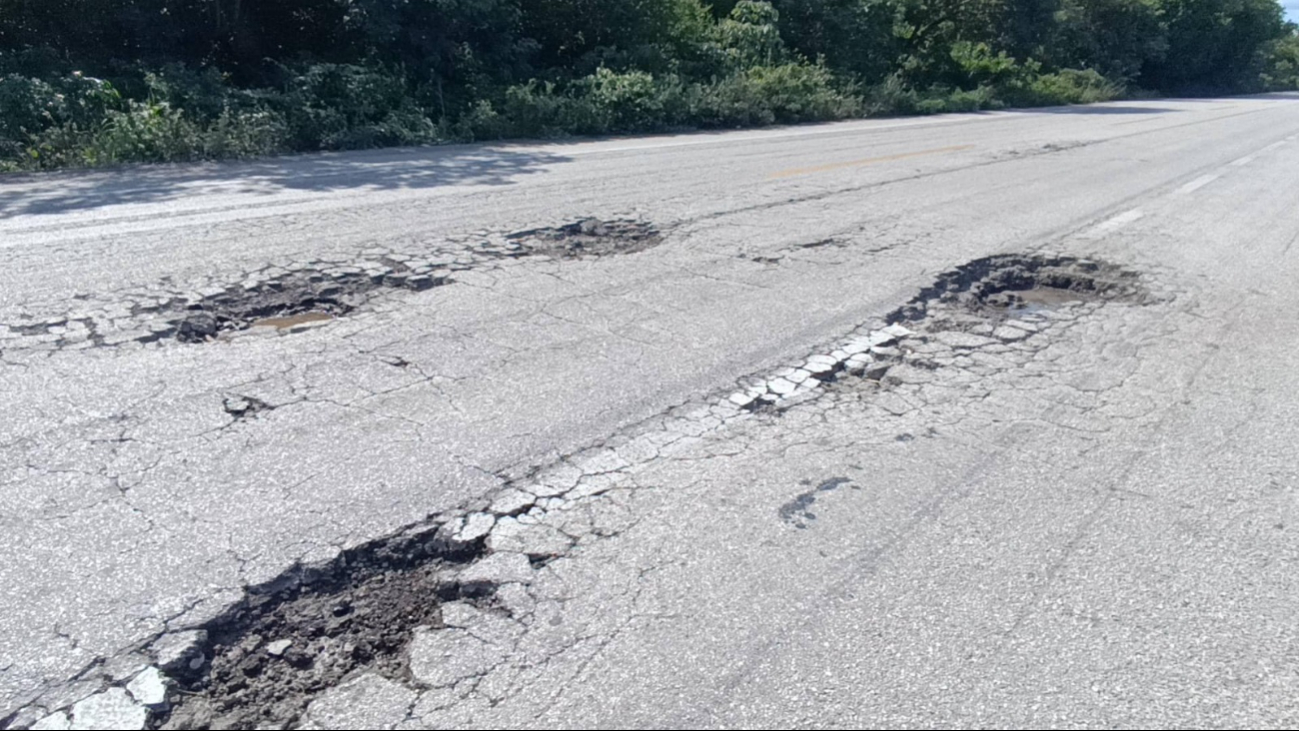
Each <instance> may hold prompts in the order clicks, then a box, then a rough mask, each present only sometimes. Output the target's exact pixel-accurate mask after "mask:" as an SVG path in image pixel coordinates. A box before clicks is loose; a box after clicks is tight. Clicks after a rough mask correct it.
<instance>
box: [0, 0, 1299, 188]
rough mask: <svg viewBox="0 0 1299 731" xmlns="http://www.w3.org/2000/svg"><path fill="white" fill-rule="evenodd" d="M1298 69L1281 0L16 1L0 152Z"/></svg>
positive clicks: (1286, 84)
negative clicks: (1279, 0) (1283, 19)
mask: <svg viewBox="0 0 1299 731" xmlns="http://www.w3.org/2000/svg"><path fill="white" fill-rule="evenodd" d="M1297 86H1299V35H1297V34H1296V28H1295V26H1293V25H1289V24H1286V23H1284V22H1283V21H1282V14H1281V9H1280V6H1279V4H1278V3H1277V1H1276V0H713V1H712V2H710V3H709V4H705V0H0V169H8V170H17V169H42V168H50V167H61V166H70V165H105V164H116V163H121V162H130V161H150V160H191V159H203V158H219V157H245V156H255V155H266V154H274V153H278V152H288V151H304V150H321V149H346V148H356V147H372V146H380V145H405V144H424V143H438V142H446V141H454V140H470V139H492V138H499V137H513V136H557V135H571V134H608V133H630V132H637V131H656V130H678V129H687V128H700V127H734V126H746V125H761V124H772V123H792V122H802V121H810V120H823V119H838V118H843V117H850V116H858V115H863V114H892V113H929V112H938V111H950V110H975V109H989V108H998V107H1002V106H1006V105H1035V104H1064V103H1081V102H1090V101H1098V100H1103V99H1110V98H1114V97H1116V96H1119V95H1122V94H1124V93H1125V91H1126V90H1127V89H1129V88H1133V89H1146V90H1150V91H1155V92H1165V93H1196V92H1221V91H1255V90H1267V89H1272V90H1275V89H1292V88H1296V87H1297Z"/></svg>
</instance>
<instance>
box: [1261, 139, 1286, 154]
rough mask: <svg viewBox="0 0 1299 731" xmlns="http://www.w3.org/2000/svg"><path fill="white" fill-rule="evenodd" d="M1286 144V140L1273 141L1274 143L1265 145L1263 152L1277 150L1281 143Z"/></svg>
mask: <svg viewBox="0 0 1299 731" xmlns="http://www.w3.org/2000/svg"><path fill="white" fill-rule="evenodd" d="M1284 144H1285V140H1281V141H1280V142H1273V143H1272V144H1270V145H1268V146H1267V147H1264V148H1263V150H1262V151H1263V152H1267V151H1268V150H1275V149H1276V148H1278V147H1280V146H1281V145H1284Z"/></svg>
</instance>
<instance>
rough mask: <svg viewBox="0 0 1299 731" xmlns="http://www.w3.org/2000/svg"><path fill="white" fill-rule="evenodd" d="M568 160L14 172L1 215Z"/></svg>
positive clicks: (371, 157)
mask: <svg viewBox="0 0 1299 731" xmlns="http://www.w3.org/2000/svg"><path fill="white" fill-rule="evenodd" d="M569 159H570V158H568V157H566V156H563V155H556V154H552V153H546V152H540V151H534V150H522V149H510V148H501V147H495V148H492V147H482V146H478V145H455V146H447V147H434V148H415V149H412V148H402V149H388V150H368V151H363V152H342V153H322V154H313V155H303V156H292V157H289V156H286V157H276V158H268V159H263V160H256V161H251V162H224V163H197V164H174V165H141V166H132V167H125V168H118V169H112V170H96V171H69V172H57V173H43V174H21V175H11V176H4V177H0V219H3V218H12V217H14V216H21V215H57V214H61V213H69V212H73V211H81V210H93V209H97V208H104V207H107V206H115V205H123V204H131V203H165V202H167V201H172V200H178V199H181V198H193V197H194V196H202V195H243V196H248V195H251V196H259V197H260V196H266V197H270V196H274V195H276V194H278V193H282V192H284V191H289V190H297V191H315V192H321V193H327V192H334V191H342V190H356V191H365V190H375V191H382V190H400V189H428V188H438V187H446V186H456V185H493V186H499V185H511V184H513V183H515V182H517V179H518V178H519V177H520V176H522V175H529V174H534V173H537V172H540V171H542V170H544V169H545V168H546V167H547V166H550V165H554V164H557V163H562V162H567V161H568V160H569Z"/></svg>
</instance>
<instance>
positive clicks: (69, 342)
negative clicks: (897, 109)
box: [0, 95, 1299, 729]
mask: <svg viewBox="0 0 1299 731" xmlns="http://www.w3.org/2000/svg"><path fill="white" fill-rule="evenodd" d="M1296 169H1299V96H1296V95H1270V96H1264V97H1249V98H1230V99H1201V100H1193V101H1184V100H1150V101H1140V102H1126V103H1115V104H1105V105H1096V106H1089V107H1076V108H1067V109H1046V110H1036V111H1025V112H1003V113H993V114H973V115H948V116H940V117H932V118H924V119H899V120H877V121H866V122H850V123H840V124H833V125H820V126H810V127H799V128H790V129H778V130H761V131H747V132H733V133H718V134H696V135H682V136H672V137H653V138H636V139H617V140H602V141H578V142H571V143H558V144H522V143H520V144H507V145H489V146H465V147H449V148H435V149H428V150H396V151H380V152H370V153H356V154H338V155H319V156H309V157H301V158H283V159H273V160H266V161H259V162H255V163H239V164H223V165H206V166H175V167H172V166H159V167H143V168H134V169H127V170H121V171H113V172H90V173H66V174H58V175H48V176H39V177H10V178H6V179H4V180H2V181H0V261H3V262H4V264H5V266H4V267H3V269H0V378H2V379H3V383H4V384H5V386H6V387H5V388H3V389H0V406H2V407H3V409H4V412H5V413H6V415H7V418H6V419H4V420H2V421H0V489H3V491H4V493H3V494H4V495H5V497H6V499H5V501H4V503H3V507H2V508H0V525H2V526H3V528H4V530H3V531H0V550H3V555H4V556H5V561H3V562H0V581H3V585H4V586H5V587H6V592H5V595H4V598H3V600H0V601H3V605H2V608H3V611H0V719H3V725H5V726H6V727H10V728H28V727H37V728H67V727H73V728H105V727H108V728H143V727H146V726H148V727H166V728H195V727H197V728H207V727H210V728H234V727H261V728H340V729H341V728H358V727H359V728H367V727H368V728H410V729H418V728H444V727H447V726H451V725H454V726H457V727H475V728H498V727H547V728H557V727H595V726H618V727H764V728H788V727H804V726H818V727H854V728H856V727H861V726H866V725H871V726H884V725H887V726H907V727H927V728H932V727H940V726H941V727H949V726H962V727H968V726H979V727H985V726H986V727H1044V726H1047V727H1074V726H1088V727H1095V726H1101V725H1104V726H1113V727H1208V726H1212V727H1239V728H1259V727H1293V726H1295V725H1296V724H1299V704H1296V701H1295V699H1296V697H1299V695H1297V694H1296V689H1297V688H1296V686H1299V630H1296V627H1299V623H1296V619H1299V616H1297V615H1299V610H1297V609H1296V607H1299V602H1296V599H1299V591H1297V590H1299V579H1297V578H1296V574H1295V572H1294V570H1293V569H1294V563H1295V561H1296V559H1297V558H1299V538H1297V536H1299V533H1297V532H1296V530H1297V528H1296V526H1299V522H1297V521H1296V518H1299V510H1297V506H1296V503H1295V500H1296V489H1299V467H1296V462H1295V446H1294V445H1295V444H1296V443H1299V396H1297V394H1299V390H1296V388H1295V376H1294V374H1295V373H1296V372H1299V315H1296V313H1299V292H1297V291H1296V288H1295V286H1294V282H1296V281H1299V252H1296V251H1295V242H1296V241H1297V240H1299V216H1296V215H1295V201H1296V200H1297V199H1299V176H1296V175H1295V174H1294V171H1295V170H1296ZM566 237H567V238H566ZM618 237H621V238H618ZM1025 272H1028V273H1031V274H1032V276H1028V274H1025ZM186 322H188V323H189V324H188V325H187V324H185V323H186ZM411 572H415V573H411ZM411 577H415V579H412V578H411ZM416 579H417V580H416ZM403 582H408V583H403ZM383 586H396V587H414V588H402V589H401V590H400V591H399V592H397V595H398V596H399V597H400V598H401V599H402V600H401V601H395V600H393V599H392V595H393V592H388V593H387V594H385V593H384V591H383V590H382V589H381V588H378V587H383ZM419 592H425V594H420V593H419ZM366 597H370V598H371V599H372V600H367V599H366ZM376 597H377V598H376ZM367 601H368V602H369V603H367ZM411 601H415V602H417V603H418V606H415V607H412V605H411V604H410V602H411ZM372 607H373V608H372ZM321 612H324V613H326V614H328V615H329V617H332V619H331V618H329V617H327V618H326V620H327V621H325V622H324V623H323V624H321V623H320V622H319V621H318V618H319V617H320V616H321ZM366 612H372V613H370V614H366ZM361 615H364V616H361ZM267 617H271V618H272V619H273V620H274V621H270V620H267V619H266V618H267ZM302 617H307V619H302ZM353 618H354V619H353ZM376 618H377V619H380V620H390V621H385V622H381V624H384V626H385V627H387V628H388V629H389V630H390V631H388V632H386V633H383V638H382V639H383V642H382V643H378V644H374V643H370V640H368V639H366V637H368V635H366V634H365V633H366V632H369V631H371V630H372V629H373V626H374V622H375V620H376ZM308 619H309V620H310V621H308ZM262 632H271V633H278V634H267V635H263V634H261V633H262ZM358 638H359V639H358ZM367 643H370V644H367ZM358 647H360V648H361V649H360V650H358ZM308 650H309V651H308ZM312 653H315V656H316V657H320V658H328V662H324V661H317V662H315V663H314V664H313V662H312V661H311V659H310V658H311V657H312ZM326 666H328V667H326ZM267 668H271V670H267ZM295 673H296V674H295ZM313 673H314V674H313ZM277 684H278V685H277Z"/></svg>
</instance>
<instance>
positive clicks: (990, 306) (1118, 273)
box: [889, 254, 1146, 323]
mask: <svg viewBox="0 0 1299 731" xmlns="http://www.w3.org/2000/svg"><path fill="white" fill-rule="evenodd" d="M1145 296H1146V295H1145V292H1144V289H1143V288H1142V286H1141V285H1140V283H1139V282H1138V277H1137V275H1136V274H1135V273H1133V272H1129V271H1126V270H1124V269H1122V268H1121V267H1118V266H1115V265H1113V264H1108V263H1105V262H1098V261H1090V260H1086V259H1078V258H1075V257H1069V256H1023V255H1015V254H1004V255H1000V256H990V257H986V258H983V259H977V260H975V261H972V262H970V263H968V264H964V265H961V266H959V267H956V268H955V269H953V270H951V271H948V272H944V273H943V274H940V275H939V276H938V278H937V279H936V280H935V281H934V284H933V285H931V286H929V287H926V288H925V289H923V290H921V291H920V294H918V295H916V297H915V298H913V299H912V300H911V301H910V302H908V303H907V304H906V305H904V306H903V307H901V308H899V309H898V310H896V311H895V312H894V313H893V314H891V315H890V316H889V321H890V322H917V321H920V320H923V319H925V318H927V317H930V318H932V317H933V315H934V311H935V310H937V309H941V310H944V311H947V312H951V311H957V310H962V309H963V310H967V311H969V312H971V313H974V314H977V315H980V316H982V317H983V318H985V319H986V320H988V321H991V322H994V323H995V322H998V321H1000V320H1004V319H1006V317H1015V316H1017V315H1026V314H1027V315H1031V314H1036V313H1038V312H1042V311H1044V310H1050V309H1052V308H1055V307H1060V306H1067V305H1070V304H1072V303H1084V302H1108V301H1127V302H1135V303H1139V302H1141V301H1142V300H1143V298H1144V297H1145Z"/></svg>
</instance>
